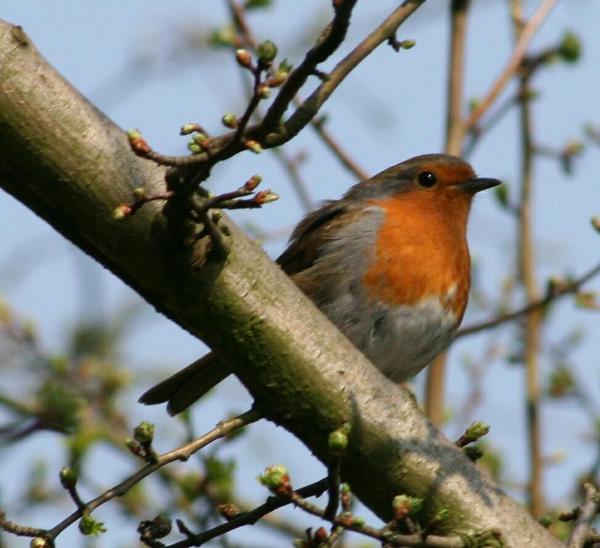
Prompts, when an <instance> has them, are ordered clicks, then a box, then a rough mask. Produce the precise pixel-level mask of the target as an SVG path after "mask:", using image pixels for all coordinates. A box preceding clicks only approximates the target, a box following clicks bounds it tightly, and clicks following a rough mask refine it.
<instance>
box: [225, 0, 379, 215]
mask: <svg viewBox="0 0 600 548" xmlns="http://www.w3.org/2000/svg"><path fill="white" fill-rule="evenodd" d="M227 5H228V8H229V12H230V14H231V18H232V20H233V23H234V25H235V27H236V29H237V31H238V32H239V33H240V34H241V37H242V40H243V42H244V43H245V44H247V45H248V46H249V47H250V48H252V49H253V50H256V46H257V41H256V38H255V37H254V34H253V32H252V29H251V28H250V25H249V24H248V20H247V19H246V11H245V10H244V8H243V7H242V6H240V4H239V3H238V2H236V1H235V0H227ZM293 103H294V105H295V106H296V107H299V106H300V105H301V104H302V100H301V99H300V98H299V97H298V96H297V95H296V96H295V97H294V99H293ZM310 125H311V127H312V128H313V129H314V130H315V133H316V134H317V135H318V136H319V137H320V138H321V140H322V141H323V143H324V144H325V145H326V146H327V148H329V150H330V151H331V152H332V153H333V155H334V156H335V157H336V158H337V159H338V160H339V161H340V162H341V164H342V165H343V166H344V167H346V168H347V169H348V170H349V171H350V172H351V173H353V174H354V175H355V176H356V177H357V178H358V179H359V180H363V179H367V178H368V174H367V173H366V172H365V171H364V170H363V169H362V168H361V167H360V166H359V165H358V164H357V163H356V161H355V160H354V159H352V158H351V157H350V155H349V154H348V153H347V152H346V151H345V150H343V148H342V147H341V145H340V144H339V143H338V142H337V140H336V139H335V138H334V137H333V135H332V134H331V132H329V131H328V130H327V129H326V128H325V124H324V120H323V119H322V118H320V119H316V118H313V119H312V120H311V124H310ZM275 151H276V152H277V156H278V157H279V158H280V160H281V161H282V162H283V164H284V166H285V167H286V169H287V170H288V171H289V173H290V177H291V179H292V183H293V184H294V187H295V189H296V192H297V194H298V197H299V198H300V201H301V203H302V204H303V206H304V208H305V210H306V211H310V210H312V206H313V204H312V200H310V201H309V200H308V199H307V192H306V189H305V186H304V185H303V183H302V181H301V180H300V179H299V178H298V177H297V173H296V172H295V171H294V170H292V167H295V165H293V163H292V162H291V161H290V160H289V158H287V156H285V155H284V154H283V153H282V152H280V149H278V148H277V149H275ZM296 171H297V170H296Z"/></svg>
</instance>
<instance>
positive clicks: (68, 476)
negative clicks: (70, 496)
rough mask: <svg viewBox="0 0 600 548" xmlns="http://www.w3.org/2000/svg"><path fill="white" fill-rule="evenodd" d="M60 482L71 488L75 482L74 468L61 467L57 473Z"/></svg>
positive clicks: (66, 487)
mask: <svg viewBox="0 0 600 548" xmlns="http://www.w3.org/2000/svg"><path fill="white" fill-rule="evenodd" d="M59 478H60V483H61V485H62V486H63V487H64V488H65V489H73V487H75V485H76V484H77V474H76V473H75V470H73V469H72V468H69V467H68V466H65V467H63V468H61V470H60V473H59Z"/></svg>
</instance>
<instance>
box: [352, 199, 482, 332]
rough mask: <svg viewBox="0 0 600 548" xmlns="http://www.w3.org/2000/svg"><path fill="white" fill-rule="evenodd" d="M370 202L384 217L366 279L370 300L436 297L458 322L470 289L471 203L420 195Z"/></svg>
mask: <svg viewBox="0 0 600 548" xmlns="http://www.w3.org/2000/svg"><path fill="white" fill-rule="evenodd" d="M373 203H374V205H377V206H379V207H381V208H383V209H384V210H385V212H386V215H385V219H384V221H383V224H382V226H381V228H380V231H379V234H378V237H377V243H376V251H375V261H374V262H373V264H372V265H371V266H370V268H369V269H368V270H367V272H366V273H365V276H364V282H365V286H366V287H367V289H368V292H369V296H370V297H371V298H375V299H378V300H383V301H385V302H387V303H390V304H396V305H415V304H418V303H419V302H421V301H423V300H425V299H428V298H432V297H433V298H439V302H440V303H441V304H442V305H444V306H446V307H447V308H448V309H449V310H451V311H452V312H453V313H454V315H455V316H456V319H457V321H460V320H461V319H462V316H463V313H464V310H465V307H466V304H467V298H468V292H469V285H470V260H469V251H468V248H467V242H466V224H467V217H468V213H469V206H470V203H469V201H462V200H461V201H456V200H451V199H448V201H447V202H444V203H442V201H435V202H434V201H432V200H431V197H430V196H428V195H426V194H424V193H423V194H421V193H406V194H402V195H399V196H398V197H396V198H393V199H390V200H383V201H377V200H375V201H374V202H373Z"/></svg>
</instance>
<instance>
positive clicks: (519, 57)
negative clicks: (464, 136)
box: [463, 0, 556, 133]
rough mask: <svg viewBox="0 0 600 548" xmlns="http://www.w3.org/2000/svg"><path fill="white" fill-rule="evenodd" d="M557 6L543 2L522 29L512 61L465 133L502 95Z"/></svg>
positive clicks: (473, 116) (472, 118) (553, 3)
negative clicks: (536, 34) (532, 42)
mask: <svg viewBox="0 0 600 548" xmlns="http://www.w3.org/2000/svg"><path fill="white" fill-rule="evenodd" d="M555 4H556V0H542V2H540V5H539V6H538V9H537V10H536V12H535V13H534V14H533V15H532V16H531V18H530V19H529V21H528V22H527V24H526V25H525V26H523V27H522V31H521V32H520V35H519V39H518V40H517V43H516V45H515V49H514V50H513V53H512V55H511V56H510V59H509V60H508V62H507V63H506V66H505V67H504V70H503V71H502V72H501V73H500V75H499V76H498V78H496V81H495V82H494V83H493V84H492V86H491V87H490V89H489V91H488V92H487V93H486V95H485V96H484V98H483V99H482V100H481V101H480V102H479V104H478V105H477V106H476V107H475V109H473V112H472V113H471V116H469V118H468V119H467V121H466V122H465V124H464V127H463V131H464V132H465V133H467V132H469V131H470V130H471V128H473V127H474V126H476V125H477V123H478V122H479V120H480V119H481V117H482V116H483V115H484V114H485V113H486V112H487V111H488V109H489V108H490V107H491V106H492V105H493V104H494V101H495V100H496V98H497V97H498V95H500V93H502V91H503V90H504V88H505V87H506V86H507V85H508V83H509V82H510V80H511V78H512V77H513V76H514V75H515V73H516V72H517V71H518V70H519V67H520V66H521V62H522V61H523V59H524V58H525V54H526V52H527V48H528V47H529V44H530V42H531V40H532V39H533V37H534V35H535V33H536V32H537V30H538V28H539V27H540V25H541V24H542V23H543V22H544V20H545V19H546V17H547V16H548V14H549V13H550V11H551V10H552V8H553V7H554V5H555Z"/></svg>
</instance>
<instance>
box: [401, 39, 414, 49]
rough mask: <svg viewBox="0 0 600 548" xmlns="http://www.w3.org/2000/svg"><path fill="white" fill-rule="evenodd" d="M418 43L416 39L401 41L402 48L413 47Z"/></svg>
mask: <svg viewBox="0 0 600 548" xmlns="http://www.w3.org/2000/svg"><path fill="white" fill-rule="evenodd" d="M416 45H417V42H416V41H415V40H402V42H400V47H401V48H402V49H411V48H414V47H415V46H416Z"/></svg>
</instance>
